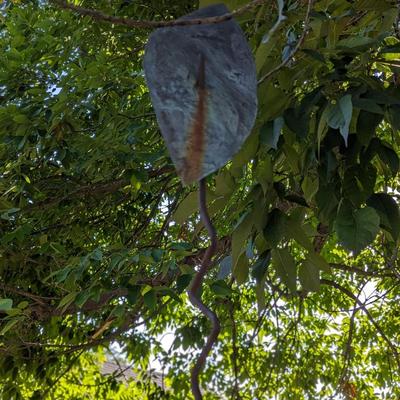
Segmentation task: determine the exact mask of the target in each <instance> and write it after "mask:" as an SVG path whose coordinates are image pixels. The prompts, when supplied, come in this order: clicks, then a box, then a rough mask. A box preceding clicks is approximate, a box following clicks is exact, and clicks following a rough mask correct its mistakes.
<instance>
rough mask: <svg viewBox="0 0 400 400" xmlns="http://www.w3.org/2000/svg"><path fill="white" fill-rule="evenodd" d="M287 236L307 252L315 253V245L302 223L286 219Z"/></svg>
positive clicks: (289, 218)
mask: <svg viewBox="0 0 400 400" xmlns="http://www.w3.org/2000/svg"><path fill="white" fill-rule="evenodd" d="M285 225H286V226H285V234H286V236H288V237H290V238H292V239H294V240H295V241H296V242H297V243H298V244H300V245H301V246H303V247H304V248H305V249H306V250H309V251H313V250H314V249H313V245H312V243H311V241H310V239H309V238H308V237H307V234H306V232H305V231H304V229H303V228H302V226H301V225H300V223H299V222H298V221H297V220H296V219H294V218H291V217H286V221H285Z"/></svg>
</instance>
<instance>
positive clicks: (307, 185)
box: [301, 175, 319, 203]
mask: <svg viewBox="0 0 400 400" xmlns="http://www.w3.org/2000/svg"><path fill="white" fill-rule="evenodd" d="M301 188H302V190H303V193H304V198H305V199H306V201H307V203H310V202H311V200H312V199H313V197H314V196H315V194H316V193H317V192H318V188H319V179H318V177H317V176H310V175H306V176H305V177H304V179H303V182H302V184H301Z"/></svg>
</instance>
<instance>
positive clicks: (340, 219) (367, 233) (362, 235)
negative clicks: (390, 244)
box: [335, 200, 379, 254]
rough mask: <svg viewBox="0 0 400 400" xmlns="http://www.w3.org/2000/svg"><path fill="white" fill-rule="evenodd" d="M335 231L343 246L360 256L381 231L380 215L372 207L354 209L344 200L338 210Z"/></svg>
mask: <svg viewBox="0 0 400 400" xmlns="http://www.w3.org/2000/svg"><path fill="white" fill-rule="evenodd" d="M335 230H336V232H337V235H338V238H339V241H340V242H341V243H342V244H343V246H344V247H346V248H347V249H349V250H352V251H354V252H355V253H356V254H358V253H359V252H360V251H361V250H362V249H364V248H365V247H366V246H367V245H368V244H369V243H371V242H372V241H373V240H374V239H375V237H376V235H377V233H378V231H379V215H378V214H377V212H376V211H375V210H374V209H373V208H371V207H364V208H358V209H353V208H352V206H351V204H350V203H349V202H348V201H346V200H344V201H342V203H341V205H340V207H339V210H338V214H337V217H336V221H335Z"/></svg>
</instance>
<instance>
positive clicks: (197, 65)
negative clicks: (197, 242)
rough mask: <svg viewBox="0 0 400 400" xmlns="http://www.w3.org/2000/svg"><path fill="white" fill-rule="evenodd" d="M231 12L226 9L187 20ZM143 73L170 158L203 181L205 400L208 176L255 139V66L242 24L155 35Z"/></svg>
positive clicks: (193, 292)
mask: <svg viewBox="0 0 400 400" xmlns="http://www.w3.org/2000/svg"><path fill="white" fill-rule="evenodd" d="M227 13H228V9H227V8H226V7H225V6H224V5H222V4H218V5H214V6H210V7H207V8H203V9H200V10H199V11H196V12H194V13H191V14H189V15H187V16H185V17H183V18H181V19H183V20H190V19H198V18H207V17H214V16H220V15H224V14H227ZM144 71H145V75H146V80H147V84H148V86H149V89H150V95H151V100H152V103H153V106H154V110H155V112H156V115H157V120H158V124H159V126H160V129H161V133H162V135H163V136H164V139H165V142H166V144H167V147H168V150H169V153H170V155H171V158H172V160H173V162H174V164H175V167H176V169H177V171H178V174H179V175H180V177H181V179H182V181H183V183H184V184H189V183H192V182H194V181H200V183H199V206H200V216H201V220H202V221H203V223H204V226H205V227H206V228H207V231H208V233H209V235H210V241H211V245H210V246H209V247H208V249H207V250H206V252H205V254H204V258H203V260H202V263H201V265H200V266H199V268H198V270H197V272H196V274H195V276H194V278H193V280H192V282H191V285H190V287H189V289H188V296H189V299H190V301H191V303H192V304H193V305H194V306H196V307H197V308H198V309H199V310H200V311H201V312H202V313H203V314H204V315H205V316H206V317H207V318H208V319H209V321H210V323H211V332H210V334H209V336H208V338H207V341H206V343H205V345H204V347H203V348H202V350H201V352H200V355H199V357H198V358H197V360H196V362H195V364H194V365H193V368H192V371H191V387H192V393H193V395H194V398H195V399H196V400H201V399H202V393H201V389H200V384H199V374H200V372H201V370H202V369H203V367H204V364H205V362H206V358H207V355H208V354H209V353H210V351H211V349H212V347H213V345H214V343H215V342H216V340H217V338H218V335H219V332H220V323H219V319H218V317H217V315H216V314H215V312H214V311H212V310H211V309H210V308H208V307H207V306H206V305H205V304H204V303H203V302H202V300H201V295H200V289H201V286H202V282H203V278H204V276H205V275H206V273H207V271H208V269H209V268H210V265H211V262H212V257H213V255H214V253H215V251H216V249H217V234H216V231H215V229H214V227H213V225H212V223H211V220H210V217H209V215H208V212H207V203H206V183H205V180H204V177H206V176H207V175H209V174H211V173H212V172H214V171H216V170H218V169H219V168H221V167H222V166H223V165H225V164H226V163H227V162H228V161H229V160H230V159H231V158H232V156H233V155H234V154H235V153H236V152H237V151H238V150H239V149H240V147H241V146H242V144H243V142H244V141H245V139H246V137H247V136H248V135H249V133H250V131H251V129H252V127H253V124H254V120H255V117H256V112H257V79H256V68H255V64H254V61H253V57H252V54H251V51H250V49H249V47H248V44H247V41H246V39H245V37H244V35H243V32H242V30H241V29H240V27H239V25H238V24H237V23H236V22H235V21H234V20H233V19H230V20H227V21H224V22H220V23H217V24H204V25H201V24H200V25H184V26H174V27H169V28H160V29H157V30H156V31H155V32H154V33H152V34H151V36H150V38H149V42H148V43H147V46H146V51H145V57H144Z"/></svg>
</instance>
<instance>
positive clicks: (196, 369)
mask: <svg viewBox="0 0 400 400" xmlns="http://www.w3.org/2000/svg"><path fill="white" fill-rule="evenodd" d="M199 208H200V218H201V220H202V221H203V223H204V226H205V227H206V229H207V231H208V234H209V235H210V240H211V245H210V247H208V249H207V250H206V252H205V254H204V257H203V260H202V262H201V265H200V269H199V270H198V271H197V273H196V275H195V277H194V279H193V281H192V284H191V286H190V289H189V290H188V295H189V299H190V301H191V303H192V304H193V305H194V306H195V307H197V308H198V309H199V310H200V311H201V312H202V313H203V315H205V316H206V317H207V318H208V319H209V321H210V322H211V327H212V328H211V332H210V334H209V336H208V338H207V342H206V344H205V345H204V347H203V348H202V350H201V353H200V355H199V357H198V358H197V360H196V363H195V364H194V366H193V368H192V373H191V386H192V393H193V396H194V398H195V400H202V398H203V396H202V394H201V391H200V385H199V375H200V372H201V370H202V369H203V367H204V364H205V362H206V359H207V356H208V354H209V353H210V351H211V349H212V347H213V345H214V343H215V342H216V341H217V338H218V335H219V332H220V330H221V325H220V322H219V319H218V317H217V315H216V314H215V312H214V311H212V310H211V309H209V308H208V307H207V306H206V305H205V304H204V303H203V302H202V301H201V298H200V296H199V289H200V288H201V285H202V283H203V279H204V276H205V275H206V273H207V271H208V269H209V267H210V264H211V259H212V257H213V255H214V254H215V252H216V250H217V233H216V231H215V228H214V226H213V224H212V222H211V220H210V216H209V215H208V211H207V203H206V182H205V179H204V178H203V179H201V180H200V182H199Z"/></svg>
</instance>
